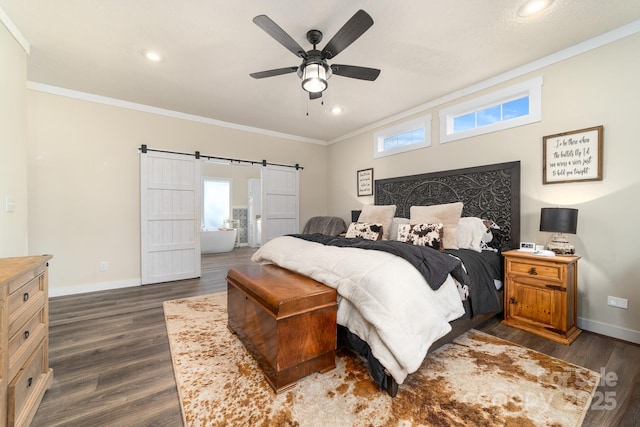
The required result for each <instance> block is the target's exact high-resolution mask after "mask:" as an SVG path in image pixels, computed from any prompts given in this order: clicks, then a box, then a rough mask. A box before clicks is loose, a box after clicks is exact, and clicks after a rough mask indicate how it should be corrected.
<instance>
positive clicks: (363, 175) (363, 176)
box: [357, 168, 373, 197]
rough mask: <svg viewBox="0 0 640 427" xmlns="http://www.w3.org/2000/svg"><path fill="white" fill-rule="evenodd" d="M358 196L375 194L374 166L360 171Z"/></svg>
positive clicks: (358, 175)
mask: <svg viewBox="0 0 640 427" xmlns="http://www.w3.org/2000/svg"><path fill="white" fill-rule="evenodd" d="M357 180H358V197H360V196H373V168H369V169H362V170H359V171H358V174H357Z"/></svg>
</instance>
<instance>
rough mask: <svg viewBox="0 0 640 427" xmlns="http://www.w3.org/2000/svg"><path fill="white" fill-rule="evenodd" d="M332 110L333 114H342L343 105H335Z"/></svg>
mask: <svg viewBox="0 0 640 427" xmlns="http://www.w3.org/2000/svg"><path fill="white" fill-rule="evenodd" d="M331 112H332V113H333V114H340V113H342V107H333V108H332V109H331Z"/></svg>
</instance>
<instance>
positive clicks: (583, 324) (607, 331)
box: [578, 317, 640, 344]
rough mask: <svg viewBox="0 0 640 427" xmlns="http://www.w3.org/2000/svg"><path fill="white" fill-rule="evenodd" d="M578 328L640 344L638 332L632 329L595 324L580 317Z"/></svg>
mask: <svg viewBox="0 0 640 427" xmlns="http://www.w3.org/2000/svg"><path fill="white" fill-rule="evenodd" d="M578 328H580V329H583V330H585V331H589V332H594V333H596V334H601V335H606V336H608V337H612V338H618V339H621V340H624V341H629V342H632V343H635V344H640V331H634V330H633V329H627V328H622V327H620V326H616V325H611V324H609V323H603V322H597V321H595V320H589V319H583V318H581V317H578Z"/></svg>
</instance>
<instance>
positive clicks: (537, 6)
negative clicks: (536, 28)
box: [518, 0, 553, 17]
mask: <svg viewBox="0 0 640 427" xmlns="http://www.w3.org/2000/svg"><path fill="white" fill-rule="evenodd" d="M551 3H553V0H529V1H527V2H526V3H525V4H523V5H522V7H521V8H520V9H519V10H518V15H520V16H522V17H528V16H533V15H535V14H537V13H539V12H542V11H543V10H545V9H547V8H548V7H549V6H551Z"/></svg>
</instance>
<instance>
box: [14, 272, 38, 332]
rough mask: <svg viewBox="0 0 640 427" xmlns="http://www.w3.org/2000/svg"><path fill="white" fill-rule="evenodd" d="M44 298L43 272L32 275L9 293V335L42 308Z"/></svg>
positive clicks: (20, 327)
mask: <svg viewBox="0 0 640 427" xmlns="http://www.w3.org/2000/svg"><path fill="white" fill-rule="evenodd" d="M46 299H47V292H46V289H45V282H44V275H43V274H41V275H39V276H36V277H34V278H33V279H31V280H29V281H28V282H26V283H24V284H23V286H21V287H19V288H17V289H15V291H14V292H13V293H10V294H9V307H8V308H9V313H10V314H9V337H12V336H13V335H14V334H15V333H16V332H17V331H18V330H20V329H22V327H23V325H24V323H25V322H26V321H27V320H28V319H30V318H31V317H32V316H33V314H34V313H36V312H37V311H39V310H40V309H42V307H43V306H44V305H45V303H46Z"/></svg>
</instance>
